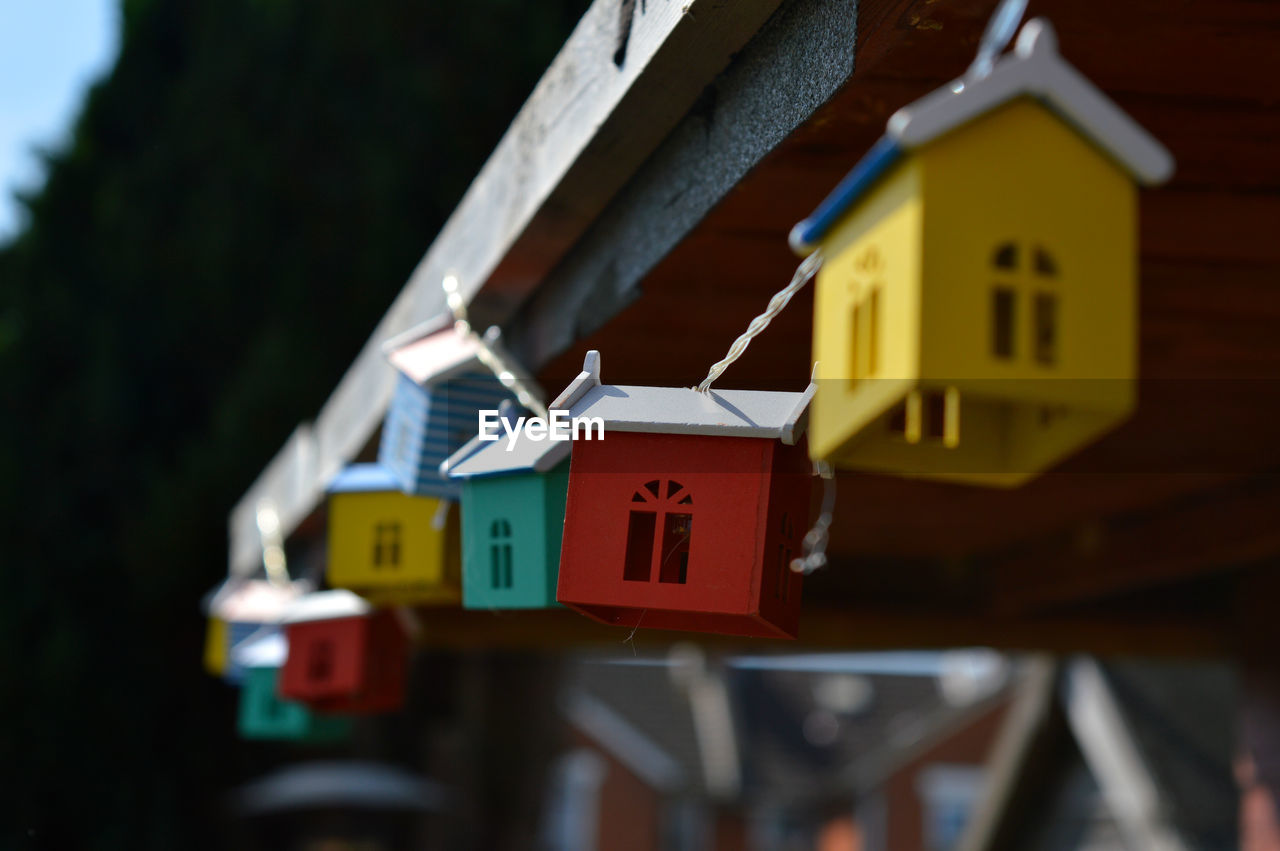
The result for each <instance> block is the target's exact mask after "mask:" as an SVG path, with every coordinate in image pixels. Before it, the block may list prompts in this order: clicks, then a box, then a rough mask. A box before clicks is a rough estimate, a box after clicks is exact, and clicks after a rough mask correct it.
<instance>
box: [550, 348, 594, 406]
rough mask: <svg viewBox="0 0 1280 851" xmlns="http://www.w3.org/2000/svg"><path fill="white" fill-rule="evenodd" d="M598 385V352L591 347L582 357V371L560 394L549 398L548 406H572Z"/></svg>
mask: <svg viewBox="0 0 1280 851" xmlns="http://www.w3.org/2000/svg"><path fill="white" fill-rule="evenodd" d="M599 386H600V352H599V351H597V350H596V349H592V350H591V351H589V352H587V354H586V357H584V358H583V359H582V372H580V373H578V377H577V378H575V379H573V381H570V382H569V386H568V387H566V388H564V390H562V391H561V392H560V395H559V396H557V397H556V398H555V399H553V400H551V404H550V405H548V406H547V407H548V408H556V409H565V408H572V407H573V404H574V403H575V402H577V401H578V400H579V399H581V398H582V397H583V396H585V395H586V394H587V391H589V390H590V389H591V388H592V387H599Z"/></svg>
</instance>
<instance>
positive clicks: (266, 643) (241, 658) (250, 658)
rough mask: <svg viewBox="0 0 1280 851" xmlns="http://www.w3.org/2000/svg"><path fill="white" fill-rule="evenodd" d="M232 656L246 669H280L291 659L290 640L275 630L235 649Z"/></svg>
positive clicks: (251, 639) (257, 636)
mask: <svg viewBox="0 0 1280 851" xmlns="http://www.w3.org/2000/svg"><path fill="white" fill-rule="evenodd" d="M231 656H232V658H233V659H234V660H235V663H236V664H237V665H240V666H242V667H245V668H280V667H283V666H284V663H285V660H286V659H288V658H289V639H287V638H285V636H284V633H283V632H281V631H280V630H279V629H274V628H273V629H271V630H268V631H265V632H263V633H262V634H261V635H256V636H255V637H253V638H250V639H249V640H247V641H245V642H243V643H242V644H239V645H237V646H235V647H233V648H232V650H231Z"/></svg>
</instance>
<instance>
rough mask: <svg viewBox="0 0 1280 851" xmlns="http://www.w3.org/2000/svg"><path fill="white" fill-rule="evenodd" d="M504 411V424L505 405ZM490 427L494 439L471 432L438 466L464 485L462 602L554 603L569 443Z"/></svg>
mask: <svg viewBox="0 0 1280 851" xmlns="http://www.w3.org/2000/svg"><path fill="white" fill-rule="evenodd" d="M503 415H504V418H506V419H507V420H508V422H510V420H511V418H512V414H511V408H510V407H509V406H504V408H503ZM494 424H495V425H496V422H495V423H494ZM493 431H494V430H493V429H491V430H490V433H491V434H492V433H493ZM496 432H497V436H498V439H497V440H492V441H489V440H483V439H482V437H483V435H477V436H476V437H475V438H474V439H473V440H471V441H470V442H469V443H467V444H466V445H465V446H463V447H462V448H461V449H460V450H458V451H457V452H456V453H455V454H454V455H453V456H452V457H451V458H449V460H447V461H445V463H444V464H442V465H441V470H442V471H443V472H445V473H446V474H447V475H448V476H449V478H450V479H452V480H455V481H456V480H461V482H462V605H463V608H467V609H542V608H547V607H550V606H554V605H556V580H557V578H558V575H559V568H560V536H561V534H562V532H563V531H564V505H565V495H566V494H567V492H568V489H569V450H570V447H571V446H572V443H571V442H570V441H569V440H555V439H551V437H550V436H548V437H547V439H545V440H534V439H532V438H530V437H528V434H527V432H525V431H524V430H523V429H520V430H517V431H516V432H515V435H514V437H508V435H507V433H505V431H504V430H503V429H501V428H497V429H496ZM512 441H514V442H512Z"/></svg>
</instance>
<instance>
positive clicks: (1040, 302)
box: [1035, 293, 1058, 366]
mask: <svg viewBox="0 0 1280 851" xmlns="http://www.w3.org/2000/svg"><path fill="white" fill-rule="evenodd" d="M1035 330H1036V337H1035V353H1036V362H1037V363H1039V364H1041V365H1043V366H1052V365H1053V364H1054V362H1055V361H1057V359H1058V297H1057V296H1056V295H1054V294H1053V293H1036V300H1035Z"/></svg>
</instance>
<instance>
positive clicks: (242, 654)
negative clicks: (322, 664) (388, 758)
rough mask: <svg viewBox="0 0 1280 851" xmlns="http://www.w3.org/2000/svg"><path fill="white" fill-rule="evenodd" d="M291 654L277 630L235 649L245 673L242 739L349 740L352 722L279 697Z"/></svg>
mask: <svg viewBox="0 0 1280 851" xmlns="http://www.w3.org/2000/svg"><path fill="white" fill-rule="evenodd" d="M288 652H289V650H288V640H287V639H286V638H285V637H284V634H283V633H282V632H280V630H278V629H272V630H270V631H269V632H266V633H265V634H263V635H260V636H258V637H256V638H254V639H251V640H250V641H247V642H245V643H244V644H243V645H241V646H240V647H238V648H237V649H236V651H235V653H234V655H235V656H236V657H237V659H236V661H237V662H238V663H239V665H240V667H241V668H242V669H243V671H244V680H243V685H242V687H241V691H240V717H239V721H238V724H239V730H240V735H241V737H243V738H246V739H276V740H285V741H295V742H315V743H321V742H332V741H336V740H339V739H343V738H346V736H347V734H348V733H349V732H350V730H351V719H349V718H344V717H341V716H334V715H317V714H315V713H314V712H312V711H311V710H310V709H308V708H307V707H306V705H304V704H301V703H296V702H294V701H292V700H283V699H281V698H280V695H279V693H278V692H277V684H278V681H279V679H280V668H281V667H282V666H283V665H284V661H285V659H286V658H287V656H288Z"/></svg>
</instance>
